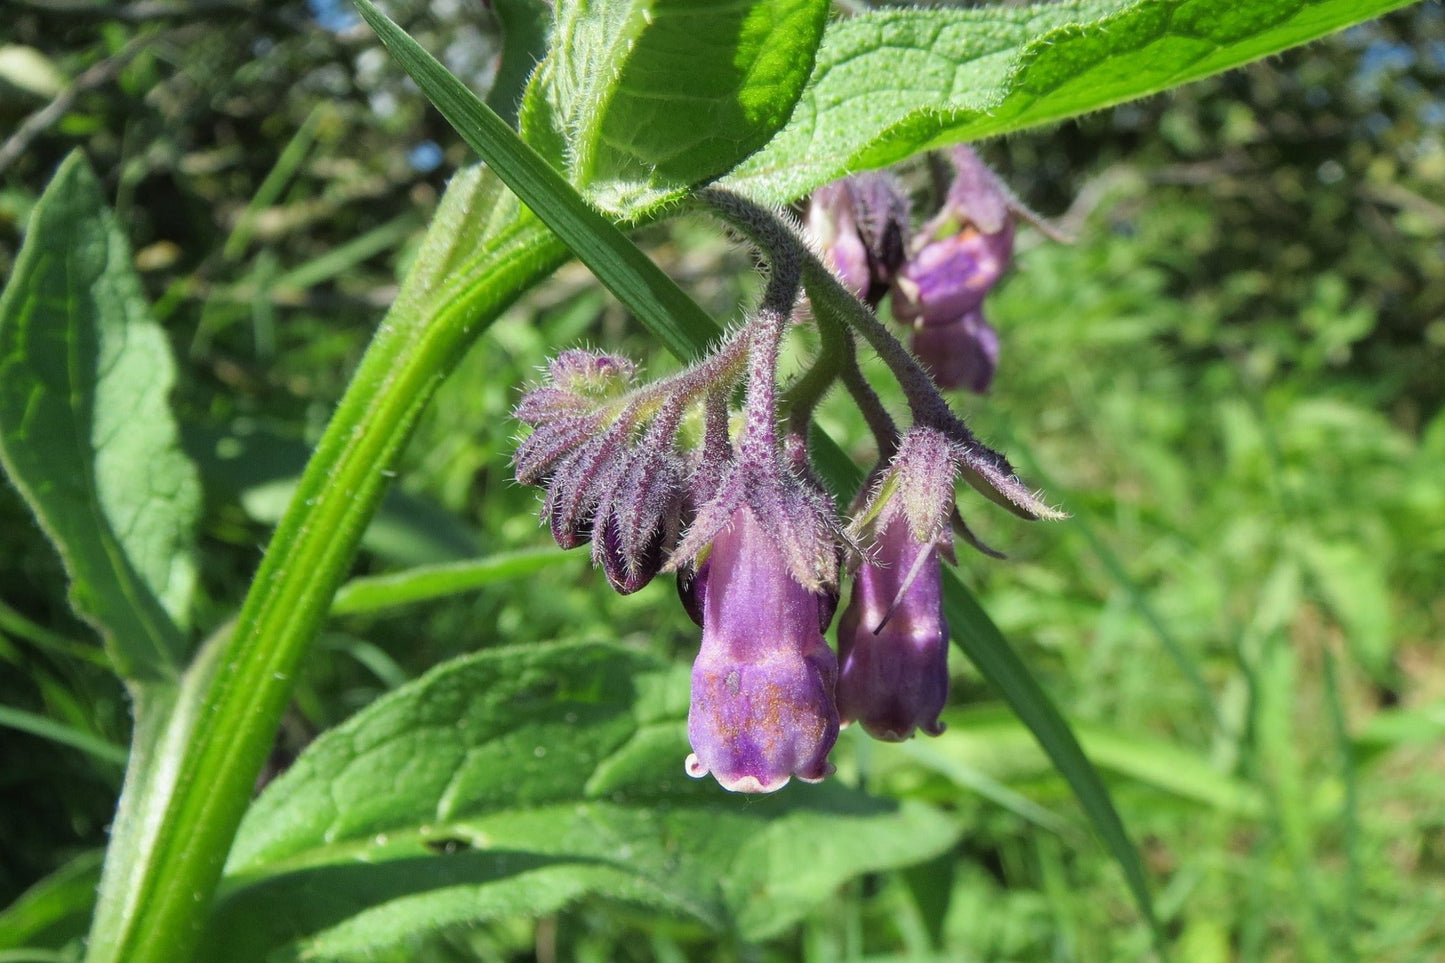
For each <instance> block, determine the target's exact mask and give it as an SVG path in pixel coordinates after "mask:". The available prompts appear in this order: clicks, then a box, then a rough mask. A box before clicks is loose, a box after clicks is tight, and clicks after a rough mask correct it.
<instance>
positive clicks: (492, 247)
mask: <svg viewBox="0 0 1445 963" xmlns="http://www.w3.org/2000/svg"><path fill="white" fill-rule="evenodd" d="M565 256H566V249H565V248H564V247H563V246H562V244H561V243H560V242H559V241H558V240H557V239H556V238H555V237H554V236H553V235H551V234H550V232H548V231H547V229H546V228H545V227H543V226H542V225H541V223H540V222H538V221H537V220H536V219H535V218H534V217H532V216H531V215H530V214H528V213H526V212H525V211H522V212H519V213H518V214H517V216H515V217H514V218H513V220H512V222H511V223H510V224H508V225H506V226H503V227H502V228H501V229H500V230H498V231H497V232H495V233H494V234H492V235H491V236H490V237H488V238H487V240H486V243H485V244H484V245H483V246H482V248H481V249H480V250H479V251H478V252H474V253H473V255H472V256H471V257H470V259H469V260H468V261H467V262H466V267H467V269H468V271H469V273H470V274H471V275H472V276H473V277H478V278H480V279H481V280H479V281H478V282H477V283H475V284H472V285H469V286H465V287H464V288H463V289H462V290H459V291H458V292H457V294H456V295H455V296H454V297H452V298H450V299H447V298H445V297H441V298H437V299H436V300H435V301H434V302H433V303H431V304H427V305H426V309H419V308H418V304H419V303H425V302H426V301H428V300H429V298H420V299H418V298H411V299H408V298H405V297H403V298H402V299H401V300H399V301H398V303H397V305H396V307H395V308H393V310H392V312H391V313H390V314H389V315H388V316H387V318H386V319H385V320H384V321H383V322H382V324H381V326H380V327H379V329H378V331H377V333H376V336H375V338H374V339H373V341H372V343H371V346H370V347H369V348H368V349H367V352H366V356H365V357H364V358H363V359H362V362H361V365H360V367H359V369H358V370H357V372H356V375H355V377H354V378H353V379H352V382H351V384H350V386H349V387H348V389H347V391H346V394H345V396H344V397H343V398H342V401H341V404H340V406H339V407H338V409H337V412H336V415H335V417H334V418H333V419H332V421H331V424H330V425H329V426H328V427H327V429H326V433H325V434H324V435H323V437H322V439H321V442H320V444H319V446H318V447H317V449H316V451H315V453H314V454H313V455H312V457H311V460H310V462H309V463H308V464H307V466H306V471H305V473H304V475H303V476H302V479H301V484H300V487H299V488H298V490H297V492H296V494H295V496H294V497H293V498H292V500H291V504H290V506H289V508H288V509H287V512H286V515H285V517H284V518H283V519H282V520H281V523H280V525H279V526H278V527H277V530H276V534H275V536H274V537H273V538H272V541H271V544H270V547H269V548H268V549H267V551H266V554H265V557H264V559H263V560H262V562H261V567H260V570H259V571H258V572H257V574H256V578H255V580H254V581H253V582H252V584H251V589H250V591H249V593H248V594H247V596H246V600H245V603H244V605H243V606H242V609H241V613H240V616H239V618H238V620H237V623H236V630H235V632H234V634H232V635H231V636H230V637H229V639H226V640H224V642H223V644H222V647H221V649H220V650H219V651H218V653H217V658H216V661H215V663H214V665H215V669H214V671H213V672H210V673H203V675H202V676H201V677H197V678H194V679H187V681H186V683H185V684H186V685H187V686H193V687H195V688H196V690H197V691H196V695H195V701H194V705H195V706H196V707H197V708H196V712H195V716H194V718H195V719H196V720H199V721H198V722H196V723H195V724H194V725H187V724H185V722H184V720H178V721H177V722H175V723H173V724H172V725H171V727H170V728H171V729H172V730H173V732H172V735H174V731H175V730H177V729H178V728H181V729H185V730H186V732H185V735H186V738H172V737H170V736H169V735H168V737H167V738H166V739H165V740H164V742H163V744H162V752H163V753H170V754H173V755H171V757H170V758H165V759H162V760H160V761H159V762H156V761H152V763H151V764H150V765H148V766H147V767H145V768H143V769H141V770H140V771H136V772H132V773H129V774H128V776H127V784H126V789H125V795H126V796H127V797H139V796H144V797H149V799H150V800H151V801H152V802H155V801H158V800H159V799H161V798H164V799H165V804H164V807H163V808H160V809H159V814H160V815H159V818H158V819H153V820H151V822H150V823H149V824H148V825H145V826H140V825H134V824H133V825H131V826H128V827H125V830H126V831H127V832H133V833H137V834H139V836H140V840H139V843H140V845H136V844H135V841H134V840H133V841H132V843H131V845H128V846H125V847H116V846H115V845H114V843H113V847H112V848H113V849H115V850H116V851H124V852H127V853H128V854H129V855H130V857H131V859H130V865H114V862H115V861H114V860H112V861H111V863H108V864H107V867H106V872H105V876H104V879H103V881H102V886H101V899H100V904H99V907H98V909H97V915H96V920H95V924H94V927H93V929H92V932H91V944H90V947H89V955H88V957H87V959H88V960H90V961H92V963H112V961H115V963H121V961H123V963H178V961H183V960H188V959H190V957H191V954H192V953H193V951H194V949H195V946H196V942H197V940H198V939H199V937H200V935H201V932H202V930H203V928H204V925H205V920H206V916H207V914H208V912H209V910H210V904H211V899H212V896H213V894H214V892H215V888H216V884H217V882H218V880H219V879H220V875H221V871H222V868H223V867H224V865H225V861H226V855H227V853H228V852H229V850H230V846H231V842H232V839H233V838H234V836H235V833H236V829H237V827H238V826H239V825H240V821H241V817H242V815H243V814H244V812H245V810H246V807H247V804H248V803H249V801H250V798H251V794H252V790H253V787H254V785H255V781H256V776H257V774H258V773H259V772H260V770H261V766H262V764H263V763H264V761H265V759H266V756H267V754H268V753H269V752H270V749H271V745H272V742H273V740H274V738H275V733H276V728H277V725H278V724H279V721H280V717H281V713H282V711H283V710H284V708H285V706H286V703H287V702H288V700H289V699H290V695H291V690H292V685H293V680H294V678H295V675H296V670H297V667H298V665H299V663H300V661H301V659H302V657H303V656H304V655H305V653H306V651H307V649H308V647H309V646H310V644H311V642H312V641H313V640H314V639H315V637H316V635H317V633H318V632H319V630H320V626H321V622H322V620H323V619H324V618H325V616H326V611H327V608H328V606H329V604H330V601H331V597H332V595H333V594H334V593H335V591H336V589H337V587H338V586H339V585H340V584H341V581H342V579H343V578H344V577H345V575H346V573H347V569H348V568H349V566H350V564H351V561H352V558H353V557H354V555H355V552H356V548H357V544H358V542H359V540H360V538H361V534H362V532H363V531H364V530H365V528H366V525H367V523H368V522H369V521H370V519H371V517H372V515H373V514H375V511H376V509H377V506H378V504H379V502H380V499H381V496H382V494H383V493H384V491H385V488H386V484H387V478H388V475H389V470H390V469H391V467H392V465H393V463H394V462H395V460H396V457H397V455H398V453H399V452H400V451H401V449H402V447H403V445H404V444H405V442H406V440H407V437H408V435H409V434H410V431H411V428H412V427H413V425H414V423H415V421H416V418H417V415H418V413H419V412H420V411H421V409H422V407H423V406H424V405H425V404H426V402H427V400H428V399H429V398H430V397H431V395H432V393H433V392H434V391H435V390H436V388H437V386H438V385H440V384H441V382H442V380H443V378H444V377H445V376H446V375H447V373H448V372H449V371H450V370H451V369H452V367H453V366H454V365H455V363H456V362H457V360H458V359H459V358H461V356H462V355H463V354H464V352H465V349H466V348H467V346H468V345H469V344H470V343H471V342H472V341H473V340H474V339H475V338H476V337H477V335H478V334H480V333H481V332H482V331H483V330H485V328H486V326H487V323H488V322H489V321H491V320H492V319H493V318H495V317H496V316H497V314H498V313H499V312H500V311H501V310H502V309H503V308H505V307H506V306H507V305H508V304H509V303H511V301H513V300H514V299H515V298H516V297H517V296H518V295H519V294H520V293H521V292H522V291H524V290H526V289H527V288H528V287H529V286H531V285H532V284H534V283H535V282H536V281H537V280H539V279H540V278H541V277H543V276H544V275H545V274H546V273H548V272H549V271H550V270H552V269H553V268H554V267H555V266H556V265H558V264H559V263H561V262H562V260H563V259H564V258H565ZM420 286H421V287H423V288H429V287H431V286H432V285H431V284H430V283H428V281H427V280H425V279H424V280H423V281H422V282H420ZM438 286H439V285H438ZM433 296H434V295H433ZM182 701H183V702H184V701H185V699H184V697H183V700H182ZM124 808H125V801H124V800H123V802H122V809H123V810H124ZM147 809H151V807H150V806H148V807H147ZM117 832H118V834H119V832H120V827H118V830H117Z"/></svg>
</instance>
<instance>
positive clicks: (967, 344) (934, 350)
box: [911, 309, 998, 394]
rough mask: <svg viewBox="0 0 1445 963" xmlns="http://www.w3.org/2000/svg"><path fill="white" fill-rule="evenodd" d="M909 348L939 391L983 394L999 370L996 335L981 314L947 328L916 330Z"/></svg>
mask: <svg viewBox="0 0 1445 963" xmlns="http://www.w3.org/2000/svg"><path fill="white" fill-rule="evenodd" d="M911 346H912V348H913V354H914V357H916V358H917V359H918V360H919V362H920V363H922V365H923V366H924V367H925V368H927V369H928V371H929V374H931V375H932V376H933V381H934V383H935V384H937V385H938V387H940V388H943V389H946V390H948V389H953V388H967V389H968V390H969V391H972V392H975V393H976V394H983V393H984V392H986V391H988V389H989V386H990V385H991V384H993V376H994V372H995V371H997V370H998V332H997V331H995V330H994V329H993V326H992V325H991V324H989V323H988V322H987V321H985V320H984V319H983V312H982V311H979V310H977V309H975V310H973V311H970V312H969V313H967V314H965V315H963V316H962V317H961V318H958V319H957V320H955V321H953V322H951V323H949V324H930V325H925V326H923V327H921V328H917V329H915V330H914V332H913V339H912V342H911Z"/></svg>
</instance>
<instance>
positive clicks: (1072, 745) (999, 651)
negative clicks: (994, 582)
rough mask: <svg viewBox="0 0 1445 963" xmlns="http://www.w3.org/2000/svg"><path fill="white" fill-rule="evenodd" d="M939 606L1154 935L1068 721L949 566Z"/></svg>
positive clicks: (1115, 825) (1105, 795)
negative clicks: (1067, 791) (1059, 779)
mask: <svg viewBox="0 0 1445 963" xmlns="http://www.w3.org/2000/svg"><path fill="white" fill-rule="evenodd" d="M943 610H944V615H945V616H946V617H947V619H948V624H949V627H950V628H951V629H952V632H953V637H954V639H955V640H957V642H958V644H959V646H960V647H961V648H962V649H963V651H964V652H965V653H966V654H967V655H968V657H969V659H971V660H972V661H973V664H974V665H976V666H978V669H979V671H980V672H982V673H983V676H984V678H985V679H987V680H988V681H989V683H990V684H991V685H993V687H994V688H995V689H997V690H998V691H999V694H1000V695H1002V696H1003V698H1004V701H1005V702H1007V703H1008V705H1009V708H1010V709H1012V710H1013V711H1014V714H1015V715H1017V716H1018V717H1019V719H1021V720H1022V721H1023V723H1024V725H1026V726H1028V727H1029V729H1030V730H1032V732H1033V734H1034V737H1035V738H1036V739H1038V741H1039V745H1041V746H1042V747H1043V749H1044V751H1045V752H1047V753H1048V754H1049V758H1050V759H1052V760H1053V762H1054V767H1055V768H1056V769H1058V771H1059V774H1060V775H1061V776H1063V777H1064V778H1065V779H1066V780H1068V783H1069V786H1070V788H1072V789H1073V790H1074V795H1075V796H1077V797H1078V799H1079V805H1080V806H1082V807H1083V810H1084V813H1085V815H1087V816H1088V817H1089V822H1091V823H1092V824H1093V826H1094V830H1095V831H1096V832H1098V834H1099V836H1100V838H1102V839H1103V840H1104V844H1105V845H1106V846H1108V847H1109V851H1110V853H1112V854H1113V856H1114V859H1115V860H1117V861H1118V863H1119V865H1120V867H1122V868H1123V870H1124V878H1125V879H1126V880H1127V881H1128V883H1129V889H1130V890H1131V891H1132V892H1133V894H1134V899H1135V900H1136V901H1137V902H1138V903H1139V907H1140V909H1141V910H1142V911H1143V913H1144V917H1145V919H1146V920H1147V921H1148V923H1149V926H1150V927H1151V928H1152V929H1153V930H1154V933H1155V936H1156V939H1160V940H1162V937H1161V936H1160V934H1161V932H1162V931H1161V930H1160V929H1159V922H1158V920H1157V919H1156V918H1155V915H1154V902H1153V899H1152V898H1151V897H1150V895H1149V882H1148V880H1147V879H1146V878H1145V876H1144V864H1143V863H1142V862H1141V861H1140V859H1139V851H1138V850H1137V849H1135V848H1134V843H1133V841H1132V840H1130V839H1129V834H1128V833H1127V832H1126V831H1125V830H1124V823H1123V821H1122V820H1120V819H1119V813H1118V811H1117V810H1116V809H1115V808H1114V802H1113V800H1112V799H1110V798H1109V790H1108V787H1107V786H1105V785H1104V780H1103V779H1101V778H1099V773H1098V771H1097V770H1096V769H1095V768H1094V766H1093V764H1091V763H1090V762H1089V759H1088V757H1087V756H1085V755H1084V750H1083V749H1081V748H1079V742H1078V740H1077V739H1075V738H1074V734H1073V732H1072V731H1070V729H1069V724H1068V723H1067V722H1065V721H1064V717H1063V716H1062V715H1060V714H1059V710H1058V709H1056V708H1054V704H1053V702H1052V701H1051V700H1050V699H1049V697H1048V695H1046V694H1045V693H1044V690H1043V688H1042V687H1041V686H1040V685H1039V683H1038V681H1037V680H1036V679H1035V678H1034V677H1033V674H1032V673H1030V672H1029V670H1028V668H1027V667H1026V666H1025V665H1024V664H1023V661H1022V660H1021V659H1020V658H1019V657H1018V654H1017V653H1016V652H1014V650H1013V647H1012V646H1010V645H1009V644H1008V640H1007V639H1005V638H1004V637H1003V633H1001V632H1000V631H999V630H998V627H997V626H995V625H994V624H993V620H992V619H990V618H989V617H988V613H986V612H984V610H983V609H982V608H980V607H979V604H978V602H977V601H976V600H975V599H974V597H973V595H972V594H971V593H970V592H969V591H968V589H967V588H966V587H965V586H964V584H963V583H962V582H961V581H959V578H958V575H957V573H955V572H954V571H953V570H951V569H947V570H945V571H944V578H943Z"/></svg>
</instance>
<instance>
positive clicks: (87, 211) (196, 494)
mask: <svg viewBox="0 0 1445 963" xmlns="http://www.w3.org/2000/svg"><path fill="white" fill-rule="evenodd" d="M174 381H175V362H174V360H173V359H172V356H171V351H170V346H169V344H168V343H167V342H166V338H165V334H164V332H162V331H161V329H160V328H159V327H158V326H157V325H156V324H155V323H154V322H153V321H151V320H150V318H149V317H148V316H147V308H146V304H145V300H144V297H143V295H142V293H141V288H140V281H139V279H138V278H137V277H136V275H135V273H134V271H133V269H132V268H131V260H130V251H129V249H128V247H127V245H126V242H125V237H124V235H123V234H122V233H121V231H120V229H119V227H117V225H116V223H115V219H114V216H113V215H112V214H111V213H110V212H109V211H108V210H107V209H106V207H105V202H104V200H103V199H102V197H101V193H100V185H99V183H98V182H97V181H96V179H95V175H94V174H92V173H91V171H90V168H89V166H87V164H86V163H85V161H84V159H83V158H82V157H81V156H80V155H79V154H72V155H71V156H70V157H69V158H68V159H67V160H66V161H65V163H63V164H62V165H61V166H60V169H59V170H58V171H57V172H56V174H55V178H54V179H53V180H52V181H51V183H50V186H49V187H48V188H47V189H46V192H45V195H44V196H43V197H42V198H41V199H40V202H39V203H38V204H37V205H36V207H35V211H34V213H33V214H32V216H31V220H30V227H29V230H28V232H27V234H26V237H25V244H24V247H22V249H21V251H20V255H19V257H18V258H17V261H16V265H15V270H14V272H13V274H12V275H11V278H10V283H9V284H8V285H7V286H6V288H5V292H4V294H3V296H0V462H3V464H4V466H5V469H6V471H7V472H8V473H9V475H10V479H11V481H12V482H13V483H14V484H15V485H16V487H17V488H19V489H20V493H21V494H22V495H23V496H24V497H25V500H26V501H27V502H28V503H29V505H30V508H31V510H32V511H34V512H35V514H36V517H37V518H38V519H39V521H40V524H41V526H42V527H43V528H44V529H45V531H46V534H47V535H49V537H50V540H51V541H52V542H53V543H54V544H55V546H56V548H57V549H59V551H60V554H61V557H62V559H63V560H64V562H65V567H66V572H67V573H68V574H69V576H70V596H71V602H72V604H73V605H74V606H75V608H76V611H78V612H79V613H80V614H81V615H82V616H84V617H85V618H86V619H87V620H88V621H90V622H91V623H92V624H93V625H94V626H95V627H96V629H97V630H98V631H99V632H100V633H101V635H102V636H103V637H104V639H105V643H106V647H107V650H108V652H109V653H110V656H111V659H112V660H113V661H114V663H115V665H116V668H117V669H118V670H119V671H120V672H121V674H123V675H125V676H126V677H128V678H131V679H154V678H171V677H174V675H175V674H176V664H177V660H178V659H179V657H180V655H181V652H182V650H183V648H184V638H183V635H182V632H181V627H183V626H184V625H185V624H186V616H187V609H188V608H189V605H190V599H191V592H192V589H193V587H194V585H195V580H196V563H195V559H194V544H193V542H194V528H195V521H196V515H197V512H198V511H199V508H200V486H199V483H198V482H197V478H196V471H195V468H194V466H192V465H191V463H190V461H189V460H188V459H187V458H186V456H185V455H184V453H183V452H182V451H181V449H180V446H179V444H178V443H177V431H176V424H175V420H174V419H173V418H172V416H171V412H170V409H169V407H168V401H167V396H168V395H169V393H170V389H171V385H172V384H173V383H174Z"/></svg>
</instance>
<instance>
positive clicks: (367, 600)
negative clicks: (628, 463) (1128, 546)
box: [331, 547, 576, 615]
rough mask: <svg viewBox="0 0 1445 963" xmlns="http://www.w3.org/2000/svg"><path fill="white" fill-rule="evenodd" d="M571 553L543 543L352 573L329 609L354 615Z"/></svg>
mask: <svg viewBox="0 0 1445 963" xmlns="http://www.w3.org/2000/svg"><path fill="white" fill-rule="evenodd" d="M575 558H576V556H573V555H564V554H562V553H561V552H559V551H557V550H556V549H555V548H551V547H548V548H538V549H528V550H526V551H519V552H503V553H499V554H497V555H489V556H487V557H486V558H479V559H470V560H468V561H465V562H448V563H445V564H442V565H423V566H418V567H416V568H410V569H407V570H405V571H402V572H395V573H392V574H389V575H369V576H364V577H362V578H354V579H352V580H351V581H349V582H347V583H346V584H345V585H343V586H341V589H340V590H339V591H338V592H337V593H336V598H335V599H334V600H333V601H332V603H331V614H332V615H357V614H360V613H362V612H376V611H380V610H382V609H392V608H397V607H398V606H402V605H411V604H414V603H416V602H425V601H428V600H430V599H438V598H444V597H445V596H448V595H457V594H460V593H462V592H470V591H474V590H475V589H479V588H481V587H482V586H484V585H491V584H492V583H494V582H503V581H506V580H507V579H514V578H522V577H524V576H527V575H532V574H535V573H537V572H540V571H542V570H544V569H548V568H551V567H552V566H554V565H560V564H562V563H564V562H572V561H574V560H575Z"/></svg>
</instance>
